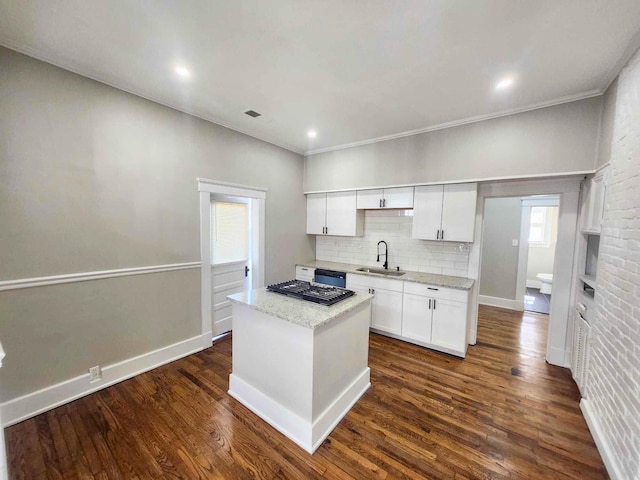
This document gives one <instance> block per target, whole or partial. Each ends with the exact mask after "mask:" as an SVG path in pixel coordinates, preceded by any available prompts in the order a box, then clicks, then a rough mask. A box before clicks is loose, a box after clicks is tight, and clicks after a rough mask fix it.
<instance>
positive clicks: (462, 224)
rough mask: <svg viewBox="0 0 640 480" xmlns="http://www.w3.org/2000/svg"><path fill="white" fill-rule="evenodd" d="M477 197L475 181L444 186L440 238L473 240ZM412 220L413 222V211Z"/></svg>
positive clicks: (457, 240)
mask: <svg viewBox="0 0 640 480" xmlns="http://www.w3.org/2000/svg"><path fill="white" fill-rule="evenodd" d="M477 198H478V184H477V183H461V184H452V185H445V186H444V195H443V200H442V229H441V231H440V240H445V241H450V242H473V232H474V226H475V223H476V200H477ZM413 221H414V222H415V213H414V219H413Z"/></svg>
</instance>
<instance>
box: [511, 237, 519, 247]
mask: <svg viewBox="0 0 640 480" xmlns="http://www.w3.org/2000/svg"><path fill="white" fill-rule="evenodd" d="M511 246H512V247H517V246H518V240H516V239H515V238H514V239H513V240H511Z"/></svg>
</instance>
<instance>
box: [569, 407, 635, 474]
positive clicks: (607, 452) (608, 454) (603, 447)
mask: <svg viewBox="0 0 640 480" xmlns="http://www.w3.org/2000/svg"><path fill="white" fill-rule="evenodd" d="M580 410H582V415H583V416H584V419H585V420H586V422H587V426H588V427H589V432H591V436H592V437H593V440H594V441H595V442H596V447H598V452H599V453H600V456H601V457H602V461H603V462H604V466H605V468H606V469H607V473H608V474H609V477H611V480H623V479H624V478H625V476H624V475H623V474H622V472H621V470H620V467H619V466H618V464H617V463H616V460H615V456H614V455H613V453H612V451H613V447H612V446H611V445H609V443H608V441H607V437H606V436H605V435H604V433H603V432H604V430H603V429H602V426H601V425H600V422H599V421H598V417H597V416H596V415H595V413H594V412H593V409H592V408H591V403H590V402H589V401H588V400H587V399H586V398H583V399H582V400H580Z"/></svg>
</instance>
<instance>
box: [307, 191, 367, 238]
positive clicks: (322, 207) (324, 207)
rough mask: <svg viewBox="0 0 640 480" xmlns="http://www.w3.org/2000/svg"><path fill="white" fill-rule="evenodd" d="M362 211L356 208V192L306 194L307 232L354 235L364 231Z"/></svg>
mask: <svg viewBox="0 0 640 480" xmlns="http://www.w3.org/2000/svg"><path fill="white" fill-rule="evenodd" d="M363 213H364V212H358V210H357V209H356V192H334V193H312V194H309V195H307V233H308V234H312V235H338V236H348V237H355V236H359V235H362V233H363V231H364V215H363Z"/></svg>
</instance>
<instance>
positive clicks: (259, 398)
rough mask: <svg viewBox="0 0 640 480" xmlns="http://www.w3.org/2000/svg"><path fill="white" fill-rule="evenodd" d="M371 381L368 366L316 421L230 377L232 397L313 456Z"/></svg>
mask: <svg viewBox="0 0 640 480" xmlns="http://www.w3.org/2000/svg"><path fill="white" fill-rule="evenodd" d="M369 378H370V370H369V368H368V367H367V368H366V370H364V371H363V372H362V373H361V374H360V375H359V376H358V377H357V378H356V379H355V380H354V381H353V382H352V383H351V385H349V386H348V387H347V388H346V389H345V390H344V391H343V392H342V394H341V395H340V396H339V397H338V398H337V399H336V400H335V401H334V402H333V403H332V404H331V405H330V406H329V407H328V408H327V409H326V410H325V411H324V412H323V413H322V414H321V415H320V416H319V417H318V419H317V420H316V421H315V422H311V421H310V420H307V419H304V418H302V417H300V416H299V415H297V414H295V413H293V412H292V411H291V410H289V409H287V408H286V407H284V406H283V405H281V404H280V403H278V402H276V401H275V400H273V399H272V398H271V397H268V396H267V395H265V394H264V393H262V392H261V391H259V390H257V389H256V388H254V387H252V386H251V385H249V384H248V383H247V382H245V381H244V380H242V379H241V378H240V377H238V376H237V375H234V374H233V373H232V374H231V375H229V395H231V396H232V397H233V398H235V399H236V400H238V401H239V402H240V403H242V404H243V405H244V406H245V407H247V408H248V409H249V410H251V411H252V412H254V413H255V414H256V415H258V416H259V417H260V418H262V419H263V420H264V421H265V422H267V423H268V424H269V425H271V426H272V427H273V428H275V429H276V430H278V431H279V432H280V433H282V434H283V435H285V436H286V437H288V438H289V439H291V440H292V441H293V442H295V443H296V444H297V445H299V446H300V447H302V448H303V449H304V450H306V451H307V452H309V453H313V452H314V451H315V450H316V449H317V448H318V447H319V446H320V445H321V444H322V442H324V440H325V439H326V438H327V437H328V436H329V434H330V433H331V432H332V431H333V429H334V428H335V426H336V425H337V424H338V423H339V422H340V420H342V419H343V418H344V416H345V415H346V414H347V412H348V411H349V410H350V409H351V407H352V406H353V405H354V404H355V403H356V402H357V401H358V400H359V399H360V397H361V396H362V395H363V394H364V392H366V391H367V389H368V388H369V387H370V386H371V383H370V382H369Z"/></svg>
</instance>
